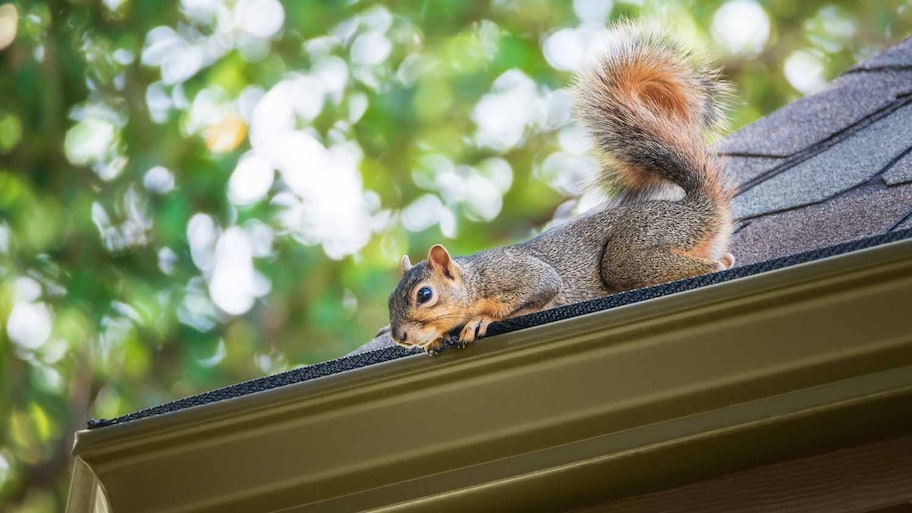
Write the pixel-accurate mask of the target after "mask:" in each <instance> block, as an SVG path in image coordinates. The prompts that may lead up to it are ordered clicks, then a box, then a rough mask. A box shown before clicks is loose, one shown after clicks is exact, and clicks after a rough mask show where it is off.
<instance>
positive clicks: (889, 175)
mask: <svg viewBox="0 0 912 513" xmlns="http://www.w3.org/2000/svg"><path fill="white" fill-rule="evenodd" d="M910 142H912V141H910ZM883 180H884V182H886V184H887V185H897V184H901V183H906V182H912V147H909V148H907V149H906V154H905V155H903V156H902V157H900V159H899V160H897V161H896V163H895V164H893V165H892V166H890V169H888V170H887V172H886V173H884V175H883Z"/></svg>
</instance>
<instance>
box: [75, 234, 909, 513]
mask: <svg viewBox="0 0 912 513" xmlns="http://www.w3.org/2000/svg"><path fill="white" fill-rule="evenodd" d="M909 297H912V240H904V241H900V242H895V243H891V244H885V245H882V246H877V247H874V248H870V249H866V250H862V251H858V252H853V253H849V254H844V255H840V256H836V257H831V258H826V259H822V260H817V261H812V262H808V263H805V264H800V265H796V266H793V267H788V268H783V269H779V270H776V271H772V272H768V273H762V274H759V275H754V276H750V277H746V278H742V279H738V280H734V281H730V282H725V283H720V284H717V285H711V286H706V287H701V288H697V289H694V290H690V291H686V292H682V293H678V294H673V295H670V296H664V297H660V298H656V299H652V300H648V301H644V302H641V303H635V304H631V305H627V306H623V307H618V308H614V309H611V310H607V311H602V312H598V313H594V314H590V315H585V316H582V317H577V318H574V319H568V320H565V321H558V322H555V323H550V324H545V325H542V326H538V327H535V328H530V329H527V330H523V331H518V332H512V333H507V334H505V335H501V336H498V337H494V338H491V339H486V340H484V341H483V342H481V343H479V344H477V345H475V346H474V347H472V348H470V349H469V350H466V351H462V352H450V353H449V354H447V353H444V354H443V355H441V356H440V357H438V358H436V359H432V358H429V357H427V356H424V355H416V356H410V357H406V358H402V359H399V360H395V361H391V362H388V363H384V364H380V365H373V366H370V367H366V368H362V369H358V370H356V371H352V372H346V373H342V374H338V375H332V376H327V377H325V378H319V379H314V380H312V381H306V382H301V383H297V384H292V385H288V386H285V387H280V388H276V389H271V390H267V391H264V392H259V393H256V394H251V395H248V396H243V397H238V398H234V399H230V400H226V401H220V402H216V403H211V404H208V405H204V406H200V407H195V408H189V409H186V410H180V411H176V412H173V413H169V414H163V415H159V416H155V417H150V418H146V419H141V420H138V421H134V422H130V423H127V424H123V425H115V426H111V427H108V428H104V429H100V430H93V431H81V432H79V433H78V434H77V440H76V445H75V448H74V453H75V454H76V455H77V456H78V457H79V458H80V461H83V462H84V463H85V465H86V466H87V467H88V469H90V470H91V471H92V472H93V475H94V476H97V479H98V482H100V483H102V484H103V485H104V489H105V490H106V494H107V499H108V501H109V503H110V505H111V506H112V507H113V509H115V510H124V511H137V512H142V511H174V512H177V511H220V510H223V509H224V508H225V507H226V506H231V507H233V508H234V509H235V510H238V511H247V510H253V509H254V507H255V508H256V509H258V510H278V509H283V508H289V509H288V511H299V512H308V513H312V512H322V511H339V510H351V509H371V510H377V511H416V512H417V511H466V510H473V511H484V510H491V509H496V510H503V509H504V508H506V509H514V510H523V511H537V510H543V509H548V506H549V505H553V504H554V503H559V504H561V505H562V507H564V508H566V507H568V506H569V505H572V504H574V503H575V502H579V501H583V502H586V501H590V500H604V499H606V498H610V497H619V496H622V495H624V494H631V493H633V492H645V491H650V488H651V487H653V488H652V489H655V488H654V487H656V486H659V485H670V484H675V483H678V484H680V483H683V482H685V481H686V480H687V479H696V478H698V477H708V476H710V475H715V474H718V473H720V472H722V471H727V470H733V469H737V468H743V467H744V466H745V465H753V464H758V463H761V462H764V459H765V458H766V459H768V458H770V457H772V456H775V455H777V454H778V455H779V456H782V453H783V451H791V454H796V452H795V451H798V452H801V451H809V450H820V449H823V448H830V447H834V446H838V445H839V444H844V443H846V441H848V440H855V439H859V438H862V437H866V436H875V435H877V436H881V435H883V434H885V433H889V432H896V430H900V432H909V431H912V413H910V412H912V372H910V370H912V330H909V329H908V326H909V323H908V319H907V317H904V316H907V313H906V312H904V311H903V309H904V306H903V305H904V301H907V300H908V298H909ZM809 327H811V328H812V329H810V330H809V329H808V328H809ZM898 404H900V405H902V406H903V407H902V408H897V405H898ZM904 412H905V413H904ZM405 419H408V424H406V423H405ZM821 422H824V423H823V424H821ZM815 426H816V427H815ZM786 433H788V436H781V435H783V434H786ZM772 439H775V440H776V441H777V444H770V443H765V442H764V440H766V441H767V442H768V441H769V440H772ZM380 440H382V443H377V441H380ZM783 440H785V442H784V443H783ZM745 444H747V445H745ZM735 446H737V447H738V448H739V451H731V450H726V449H725V448H726V447H728V449H731V448H732V447H735ZM745 447H748V448H749V449H747V450H744V448H745ZM77 465H79V463H78V464H77ZM83 482H87V481H83ZM149 482H155V483H156V486H154V487H143V486H142V485H141V483H149ZM75 484H76V481H75V479H74V489H71V494H72V493H76V494H78V493H80V491H79V490H78V489H76V488H78V487H76V486H75ZM533 490H534V492H535V493H531V491H533ZM545 491H547V493H544V492H545ZM543 495H544V496H547V497H549V499H548V500H549V501H551V502H550V503H549V502H548V501H545V502H542V501H541V497H542V496H543ZM532 501H535V502H532ZM508 503H509V504H508ZM508 506H509V507H508ZM71 511H84V510H71Z"/></svg>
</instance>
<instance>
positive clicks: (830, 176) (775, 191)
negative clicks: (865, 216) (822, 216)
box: [734, 105, 912, 219]
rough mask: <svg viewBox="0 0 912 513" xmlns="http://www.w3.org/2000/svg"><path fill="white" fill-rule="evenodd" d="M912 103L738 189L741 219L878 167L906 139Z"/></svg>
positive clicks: (807, 199)
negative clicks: (849, 135)
mask: <svg viewBox="0 0 912 513" xmlns="http://www.w3.org/2000/svg"><path fill="white" fill-rule="evenodd" d="M909 134H912V106H910V105H907V106H905V107H903V108H901V109H899V110H897V111H895V112H893V113H892V114H890V115H889V116H887V117H886V118H884V119H881V120H880V121H877V122H876V123H873V124H871V125H870V126H868V127H866V128H864V129H863V130H861V131H859V132H858V133H856V134H854V135H853V136H852V137H849V138H847V139H845V140H843V141H842V142H840V143H839V144H836V145H835V146H833V147H832V148H829V149H828V150H827V151H825V152H823V153H820V154H818V155H815V156H814V157H811V158H810V159H808V160H805V161H803V162H800V163H799V164H797V165H795V166H794V167H792V168H790V169H787V170H786V171H784V172H782V173H779V174H777V175H775V176H773V177H771V178H769V179H768V180H765V181H762V182H760V183H758V184H756V185H754V186H753V187H752V188H750V189H748V190H746V191H743V192H742V193H741V194H740V195H739V196H738V197H737V198H736V199H735V205H734V207H735V208H734V213H735V217H736V218H738V219H744V218H749V217H754V216H758V215H762V214H766V213H770V212H776V211H780V210H789V209H792V208H796V207H800V206H802V205H808V204H811V203H817V202H820V201H823V200H825V199H827V198H829V197H832V196H834V195H836V194H839V193H840V192H843V191H846V190H848V189H850V188H852V187H854V186H856V185H858V184H861V183H864V182H865V181H867V180H869V179H870V178H871V177H873V176H874V175H876V174H877V173H878V172H880V171H881V170H882V169H883V168H884V167H885V166H886V165H887V164H889V163H890V162H891V161H892V160H893V159H894V158H896V156H897V155H899V154H900V153H902V152H903V151H904V150H905V148H906V147H907V145H908V142H909V137H910V136H909Z"/></svg>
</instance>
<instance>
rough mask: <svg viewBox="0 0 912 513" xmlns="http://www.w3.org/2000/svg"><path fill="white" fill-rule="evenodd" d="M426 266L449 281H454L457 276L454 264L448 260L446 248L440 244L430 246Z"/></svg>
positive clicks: (450, 259)
mask: <svg viewBox="0 0 912 513" xmlns="http://www.w3.org/2000/svg"><path fill="white" fill-rule="evenodd" d="M428 265H429V266H430V267H431V269H433V270H434V271H436V272H438V273H441V274H443V275H444V276H446V277H447V278H449V279H451V280H455V279H456V276H458V275H459V274H458V273H459V271H458V269H457V266H456V262H454V261H453V259H452V258H450V254H449V253H448V252H447V250H446V248H445V247H443V246H441V245H440V244H434V245H433V246H431V250H430V251H428Z"/></svg>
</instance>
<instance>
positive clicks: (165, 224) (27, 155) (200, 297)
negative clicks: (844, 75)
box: [0, 0, 912, 512]
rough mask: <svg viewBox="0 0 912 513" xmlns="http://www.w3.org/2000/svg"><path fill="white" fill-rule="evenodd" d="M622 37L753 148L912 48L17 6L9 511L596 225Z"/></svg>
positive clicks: (6, 270)
mask: <svg viewBox="0 0 912 513" xmlns="http://www.w3.org/2000/svg"><path fill="white" fill-rule="evenodd" d="M622 17H641V18H646V19H650V20H654V21H656V22H657V23H659V24H661V25H663V26H665V27H667V29H668V30H669V31H670V32H671V33H672V34H675V35H676V36H678V37H679V38H680V39H682V40H684V41H685V42H686V43H687V44H688V45H690V46H693V47H696V48H699V49H701V50H702V52H703V53H706V54H708V55H710V56H713V57H715V58H716V59H717V60H718V61H719V62H720V63H721V64H722V65H723V66H724V73H725V75H726V77H727V78H728V79H729V80H731V81H732V82H733V83H734V84H735V85H736V89H737V101H736V104H735V106H734V108H733V112H732V119H733V124H734V126H735V127H738V126H741V125H744V124H746V123H749V122H751V121H752V120H754V119H757V118H758V117H760V116H762V115H764V114H765V113H767V112H770V111H771V110H774V109H776V108H778V107H780V106H782V105H783V104H785V103H787V102H789V101H792V100H794V99H796V98H797V97H799V96H801V94H803V93H805V92H810V91H813V90H815V89H817V88H819V87H821V86H822V85H823V83H824V82H825V81H826V80H829V79H831V78H832V77H834V76H835V75H837V74H839V73H840V72H842V71H843V70H845V69H846V68H847V67H849V66H851V65H852V64H854V63H855V62H857V61H858V60H862V59H864V58H867V57H869V56H871V55H873V54H874V53H876V52H877V51H880V50H881V49H883V48H884V47H886V46H887V45H889V44H891V43H893V42H896V41H898V40H899V39H901V38H902V37H905V36H906V35H908V34H909V31H910V27H912V4H910V2H908V1H900V0H894V1H875V2H851V1H808V2H794V1H791V0H767V1H762V2H760V3H755V2H753V1H750V0H735V1H732V2H722V1H720V0H709V1H699V2H698V1H696V0H685V1H678V2H671V1H659V0H643V1H639V2H636V1H628V2H620V1H617V2H611V1H606V0H577V1H575V2H570V1H567V2H558V1H553V2H549V1H545V0H492V1H489V2H467V1H462V0H433V1H431V0H425V1H407V2H389V3H384V2H374V3H370V2H358V1H347V2H326V1H323V0H298V1H293V2H292V1H287V2H283V3H282V4H279V3H278V1H277V0H184V1H181V2H178V1H169V2H161V1H158V0H142V1H140V0H104V1H88V0H85V1H80V0H70V1H63V0H56V1H21V2H13V3H11V4H10V3H8V2H7V3H3V5H0V70H2V73H0V319H2V320H3V329H2V330H0V391H2V394H0V510H2V511H29V512H32V511H34V512H44V511H60V510H62V508H63V504H64V499H65V494H66V487H67V483H68V481H67V479H68V475H69V469H70V461H69V459H68V457H69V456H68V454H69V449H70V446H71V444H72V433H73V432H74V431H75V430H77V429H80V428H82V427H83V426H84V425H85V422H86V421H87V420H88V419H89V418H90V417H113V416H117V415H120V414H124V413H128V412H130V411H133V410H136V409H140V408H143V407H148V406H151V405H154V404H157V403H161V402H165V401H168V400H172V399H175V398H178V397H181V396H186V395H189V394H193V393H197V392H201V391H204V390H207V389H211V388H214V387H218V386H221V385H226V384H230V383H234V382H239V381H242V380H246V379H250V378H254V377H258V376H261V375H264V374H267V373H273V372H277V371H281V370H284V369H287V368H290V367H292V366H295V365H299V364H306V363H312V362H316V361H321V360H325V359H328V358H333V357H337V356H340V355H343V354H345V353H346V352H348V351H350V350H352V349H354V348H356V347H357V346H359V345H360V344H362V343H364V342H365V341H367V340H368V339H369V338H370V337H371V336H372V335H373V333H374V331H375V330H376V329H377V328H379V327H380V326H383V325H384V324H385V323H386V320H387V312H386V295H387V294H388V291H389V290H391V288H392V286H393V285H394V283H395V281H396V279H397V275H398V272H397V267H398V266H397V261H398V257H399V256H400V255H401V254H403V253H409V254H411V256H412V258H413V260H419V259H421V257H422V252H423V251H425V250H426V248H427V247H428V246H430V245H431V244H433V243H435V242H439V241H441V240H446V242H447V245H448V246H449V247H450V249H451V251H452V252H454V253H456V254H465V253H469V252H473V251H477V250H479V249H482V248H486V247H490V246H493V245H498V244H504V243H508V242H512V241H516V240H518V239H522V238H525V237H528V236H529V235H530V234H532V233H533V232H534V230H536V229H539V228H540V227H541V226H542V225H544V224H545V223H547V222H548V221H549V220H550V219H551V218H552V217H553V216H554V214H555V209H556V208H557V207H558V205H559V204H562V203H563V205H562V207H561V208H562V211H573V210H574V209H579V208H583V206H584V204H585V201H582V200H581V199H580V194H581V191H580V190H579V187H578V186H577V180H578V179H579V178H584V177H585V174H586V172H589V171H591V169H592V167H593V165H594V164H593V162H594V161H593V160H592V157H591V155H589V154H588V153H587V152H586V142H585V139H584V138H581V136H580V133H579V130H578V129H577V128H575V127H574V126H573V125H572V124H568V122H569V118H568V116H569V103H568V95H567V92H566V90H565V89H564V87H565V84H567V83H568V81H569V79H570V76H571V73H570V71H571V70H572V69H576V68H577V67H578V66H579V65H580V62H581V56H582V55H583V54H585V53H586V52H588V51H590V49H591V48H590V47H591V46H592V45H591V43H592V41H594V40H595V39H597V35H596V29H597V28H598V27H599V26H601V25H603V24H604V23H605V22H607V21H609V20H614V19H618V18H622ZM242 156H243V158H242Z"/></svg>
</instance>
